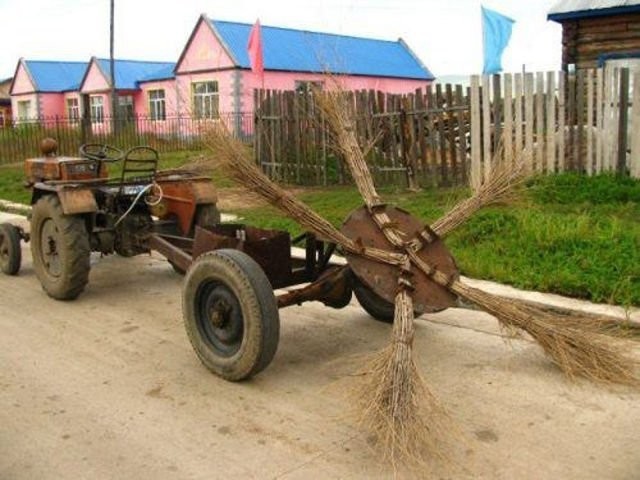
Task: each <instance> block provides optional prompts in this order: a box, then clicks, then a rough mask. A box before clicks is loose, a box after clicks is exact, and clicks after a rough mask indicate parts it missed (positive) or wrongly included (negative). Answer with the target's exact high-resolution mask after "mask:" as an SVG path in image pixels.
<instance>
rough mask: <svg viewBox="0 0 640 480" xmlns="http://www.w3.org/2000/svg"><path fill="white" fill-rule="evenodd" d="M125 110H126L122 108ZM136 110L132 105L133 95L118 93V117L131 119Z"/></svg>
mask: <svg viewBox="0 0 640 480" xmlns="http://www.w3.org/2000/svg"><path fill="white" fill-rule="evenodd" d="M125 109H126V110H127V111H126V112H125V111H124V110H125ZM135 114H136V112H135V109H134V106H133V95H118V118H120V120H131V119H132V118H133V117H134V116H135Z"/></svg>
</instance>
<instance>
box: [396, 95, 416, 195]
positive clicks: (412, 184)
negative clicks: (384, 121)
mask: <svg viewBox="0 0 640 480" xmlns="http://www.w3.org/2000/svg"><path fill="white" fill-rule="evenodd" d="M408 128H409V125H408V119H407V109H406V108H405V105H404V104H401V105H400V149H401V151H402V163H403V165H404V168H405V172H406V174H407V187H408V188H409V190H412V191H417V190H418V184H417V182H416V171H415V165H413V162H412V161H411V159H410V155H409V152H408V150H409V148H408V144H409V141H408V139H407V136H408Z"/></svg>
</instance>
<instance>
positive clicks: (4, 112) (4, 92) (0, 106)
mask: <svg viewBox="0 0 640 480" xmlns="http://www.w3.org/2000/svg"><path fill="white" fill-rule="evenodd" d="M12 80H13V79H12V78H7V79H6V80H0V128H2V127H4V126H6V125H8V124H9V123H11V95H10V94H9V89H10V88H11V82H12Z"/></svg>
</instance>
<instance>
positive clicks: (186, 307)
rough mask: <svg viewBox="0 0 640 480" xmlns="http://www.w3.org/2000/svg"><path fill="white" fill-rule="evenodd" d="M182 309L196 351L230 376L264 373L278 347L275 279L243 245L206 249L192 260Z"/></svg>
mask: <svg viewBox="0 0 640 480" xmlns="http://www.w3.org/2000/svg"><path fill="white" fill-rule="evenodd" d="M182 313H183V316H184V325H185V329H186V331H187V335H188V336H189V340H190V341H191V345H192V346H193V349H194V350H195V352H196V354H197V355H198V357H199V358H200V360H201V361H202V363H203V364H204V365H205V366H206V367H207V368H208V369H209V370H211V371H212V372H213V373H216V374H217V375H220V376H221V377H223V378H224V379H226V380H231V381H240V380H244V379H246V378H249V377H251V376H253V375H255V374H257V373H259V372H260V371H262V370H263V369H264V368H266V367H267V365H269V363H270V362H271V360H272V359H273V356H274V355H275V353H276V350H277V348H278V340H279V335H280V317H279V315H278V306H277V303H276V299H275V296H274V294H273V289H272V287H271V284H270V283H269V280H268V279H267V276H266V275H265V273H264V272H263V271H262V269H261V268H260V266H259V265H258V264H257V263H256V262H255V261H254V260H253V259H252V258H251V257H249V256H248V255H247V254H245V253H243V252H240V251H238V250H232V249H220V250H216V251H214V252H209V253H205V254H203V255H201V256H200V257H199V258H198V259H197V260H196V261H195V262H194V263H193V265H192V266H191V267H190V268H189V270H188V272H187V275H186V278H185V281H184V286H183V289H182Z"/></svg>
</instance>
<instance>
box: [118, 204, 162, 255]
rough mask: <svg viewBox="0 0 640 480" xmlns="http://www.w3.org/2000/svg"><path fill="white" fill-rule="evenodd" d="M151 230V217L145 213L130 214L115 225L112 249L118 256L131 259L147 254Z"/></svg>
mask: <svg viewBox="0 0 640 480" xmlns="http://www.w3.org/2000/svg"><path fill="white" fill-rule="evenodd" d="M152 230H153V220H152V218H151V215H149V213H148V212H145V211H139V212H135V211H133V212H131V213H129V214H128V215H127V216H126V217H124V218H123V219H122V221H121V222H120V223H119V224H118V225H117V227H116V231H115V241H114V249H115V251H116V253H117V254H118V255H121V256H123V257H133V256H135V255H139V254H141V253H148V252H149V251H150V250H149V246H148V238H149V235H150V234H151V231H152Z"/></svg>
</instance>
